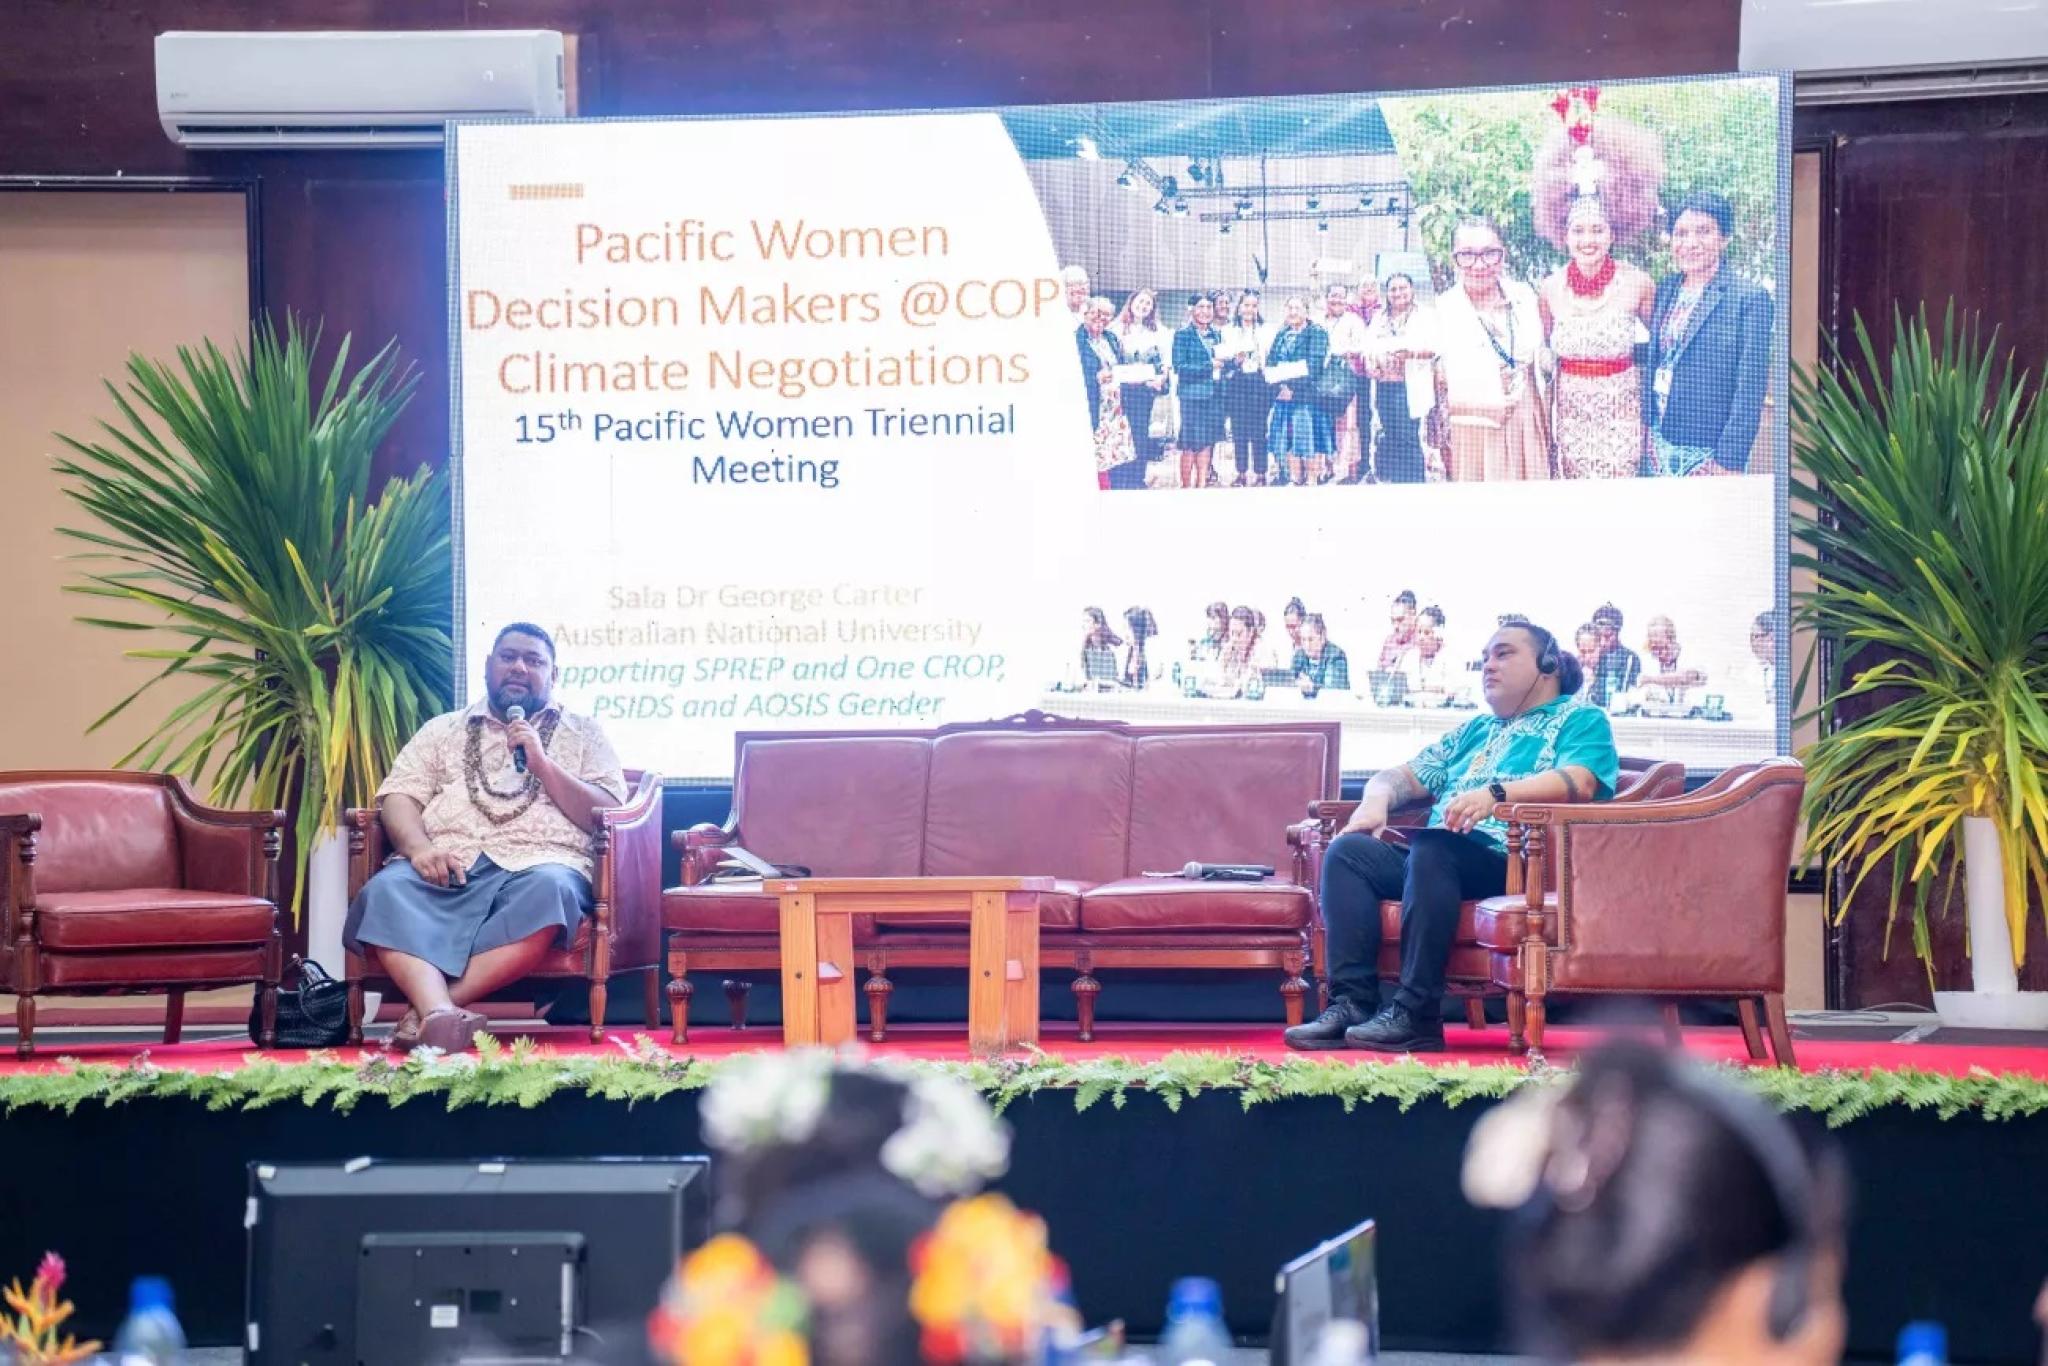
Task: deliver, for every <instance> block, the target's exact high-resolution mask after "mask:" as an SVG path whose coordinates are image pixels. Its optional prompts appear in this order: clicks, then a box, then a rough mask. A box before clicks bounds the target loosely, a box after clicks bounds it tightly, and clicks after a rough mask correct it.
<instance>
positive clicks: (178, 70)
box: [156, 29, 573, 149]
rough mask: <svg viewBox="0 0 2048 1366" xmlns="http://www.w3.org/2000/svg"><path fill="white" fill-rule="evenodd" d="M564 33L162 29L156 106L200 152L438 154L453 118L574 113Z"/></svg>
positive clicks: (178, 136) (168, 125) (180, 138)
mask: <svg viewBox="0 0 2048 1366" xmlns="http://www.w3.org/2000/svg"><path fill="white" fill-rule="evenodd" d="M564 52H565V46H564V43H563V39H562V35H561V34H560V33H557V32H554V31H552V30H544V29H512V30H502V31H494V32H484V31H475V32H471V31H452V32H433V31H423V32H413V33H406V32H390V33H197V32H181V33H160V34H158V35H157V40H156V107H157V116H158V117H159V118H160V119H162V121H163V125H164V132H165V133H167V134H169V135H170V139H171V141H173V142H175V143H178V144H179V145H181V146H184V147H198V148H207V147H214V148H225V147H233V148H244V149H247V148H299V147H431V146H438V145H439V144H440V142H441V133H442V123H443V121H444V120H446V119H451V118H492V117H496V118H546V117H561V116H562V115H565V114H568V113H571V112H573V111H572V110H571V109H570V108H569V102H568V93H567V92H568V87H569V72H568V70H567V63H566V60H565V57H564Z"/></svg>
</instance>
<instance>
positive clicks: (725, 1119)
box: [697, 1048, 834, 1153]
mask: <svg viewBox="0 0 2048 1366" xmlns="http://www.w3.org/2000/svg"><path fill="white" fill-rule="evenodd" d="M833 1066H834V1059H833V1055H832V1054H831V1053H830V1052H828V1051H826V1050H824V1049H821V1048H801V1049H791V1050H789V1051H787V1052H779V1053H749V1054H745V1055H743V1056H741V1057H737V1058H734V1059H733V1060H732V1061H731V1062H728V1063H726V1064H725V1065H724V1066H723V1067H721V1068H719V1069H718V1071H717V1073H716V1074H715V1075H714V1076H713V1077H712V1080H711V1085H710V1086H708V1087H706V1088H705V1090H704V1100H703V1103H702V1104H701V1105H700V1106H699V1108H698V1112H697V1113H698V1116H699V1118H700V1120H701V1122H702V1124H703V1126H704V1138H705V1141H706V1142H708V1143H710V1144H711V1146H712V1147H714V1148H716V1149H718V1150H719V1151H720V1152H723V1153H743V1152H747V1151H749V1150H751V1149H754V1148H761V1147H769V1146H775V1145H779V1144H792V1143H802V1142H804V1141H805V1140H807V1139H809V1138H810V1137H811V1136H812V1135H813V1134H815V1133H817V1131H818V1120H819V1118H820V1116H822V1115H823V1114H824V1113H825V1102H826V1100H827V1098H828V1097H830V1095H831V1093H832V1069H833Z"/></svg>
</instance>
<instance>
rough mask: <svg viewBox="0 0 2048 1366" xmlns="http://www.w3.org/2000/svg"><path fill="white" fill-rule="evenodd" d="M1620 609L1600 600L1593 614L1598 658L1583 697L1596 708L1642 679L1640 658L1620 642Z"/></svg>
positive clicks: (1612, 701) (1612, 702) (1613, 700)
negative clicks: (1598, 647)
mask: <svg viewBox="0 0 2048 1366" xmlns="http://www.w3.org/2000/svg"><path fill="white" fill-rule="evenodd" d="M1621 627H1622V617H1621V609H1620V608H1619V607H1616V606H1615V605H1614V604H1613V603H1611V602H1604V603H1602V604H1600V606H1599V607H1598V608H1597V609H1595V611H1594V613H1593V634H1594V636H1595V638H1596V639H1597V641H1598V643H1599V646H1600V657H1599V659H1598V661H1597V662H1596V663H1595V664H1594V666H1593V672H1592V673H1591V674H1589V675H1588V676H1587V680H1586V683H1587V687H1586V700H1587V701H1589V702H1591V703H1592V704H1593V705H1594V706H1596V707H1613V706H1615V705H1616V699H1618V698H1620V697H1622V696H1623V695H1624V694H1626V693H1628V692H1630V691H1631V690H1633V689H1634V688H1635V686H1636V685H1637V684H1638V683H1640V682H1641V681H1642V677H1643V661H1642V657H1641V656H1639V655H1638V654H1636V652H1635V651H1634V650H1631V649H1629V648H1628V646H1626V645H1624V644H1622V643H1621Z"/></svg>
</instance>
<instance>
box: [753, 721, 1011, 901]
mask: <svg viewBox="0 0 2048 1366" xmlns="http://www.w3.org/2000/svg"><path fill="white" fill-rule="evenodd" d="M931 748H932V747H931V742H930V741H929V740H926V739H924V738H923V737H922V736H916V735H907V736H881V735H860V736H796V737H792V738H790V739H786V740H785V739H749V740H748V741H747V743H746V745H745V747H744V748H743V749H741V751H740V763H739V772H738V774H737V775H735V777H734V779H733V808H732V809H733V814H734V816H735V817H736V823H737V824H738V826H739V833H740V840H741V842H742V843H743V844H744V845H745V846H746V848H747V849H748V850H749V851H751V852H753V853H755V854H758V855H760V856H761V857H762V858H764V859H767V860H768V861H769V862H771V863H786V864H797V865H800V866H802V867H805V868H808V869H810V870H811V872H812V873H813V874H814V875H815V876H818V877H915V876H916V875H917V872H918V863H919V860H920V859H921V858H922V856H923V849H924V813H925V781H926V774H927V769H928V768H929V765H930V760H931ZM1046 871H1051V870H1049V869H1048V870H1046Z"/></svg>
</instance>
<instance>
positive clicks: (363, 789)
mask: <svg viewBox="0 0 2048 1366" xmlns="http://www.w3.org/2000/svg"><path fill="white" fill-rule="evenodd" d="M318 352H319V335H318V331H317V329H316V330H315V331H313V332H312V333H310V334H309V333H308V332H306V331H304V330H302V329H301V328H300V326H299V325H298V324H297V322H295V321H289V320H288V321H287V323H286V326H285V331H284V333H283V335H282V336H280V335H279V334H278V332H277V331H276V329H274V328H273V327H271V326H269V325H268V324H265V325H263V326H260V327H258V328H257V329H256V331H255V334H254V336H253V337H252V338H251V340H250V344H249V346H248V349H247V350H246V351H244V352H242V353H240V354H238V355H236V356H235V357H233V358H232V359H231V358H230V357H229V356H228V355H226V354H224V353H223V352H222V351H221V350H220V349H219V348H218V347H216V346H215V345H213V344H212V343H211V342H208V343H206V344H205V345H203V346H202V347H199V348H197V349H189V348H180V350H179V352H178V357H177V364H176V365H175V366H172V365H169V364H164V363H160V362H157V361H153V360H149V359H147V358H145V357H142V356H131V357H130V358H129V362H128V370H127V382H126V385H125V392H124V391H123V388H120V387H116V386H115V385H114V384H113V383H111V382H110V383H109V384H108V385H107V391H108V393H109V395H110V396H111V397H112V399H113V404H114V407H115V409H116V410H117V413H118V418H117V419H109V420H105V421H102V422H101V424H100V426H101V431H100V433H99V439H97V440H75V439H73V438H71V437H67V436H63V435H61V434H60V435H59V437H58V439H59V440H60V441H62V442H63V443H64V445H65V446H66V447H68V448H69V450H70V452H71V453H70V455H69V456H68V457H65V458H61V459H59V460H58V461H57V469H58V471H59V472H60V473H61V474H62V475H64V476H66V477H67V478H68V479H69V481H70V483H69V485H68V486H67V488H66V490H65V491H66V493H67V494H68V495H69V496H70V497H71V498H72V499H73V500H74V501H75V502H76V503H77V504H78V506H79V507H80V508H81V509H83V510H84V512H85V513H86V514H87V515H88V517H89V518H90V524H89V525H86V526H81V527H77V528H66V529H65V531H66V534H67V535H69V536H71V537H73V538H75V539H76V540H78V541H79V542H81V543H82V544H83V546H84V547H85V548H84V549H83V550H82V551H81V552H80V554H79V555H78V557H77V558H78V559H80V560H81V561H82V562H83V565H84V567H83V572H82V573H81V576H80V578H79V580H78V581H77V582H76V583H74V584H72V585H70V587H71V590H72V591H74V592H77V593H81V594H84V595H86V596H88V597H93V598H97V599H100V600H102V601H103V602H105V603H106V604H108V607H107V608H106V609H105V610H106V611H107V612H108V613H109V614H108V615H103V616H92V617H85V618H82V620H85V621H87V622H90V623H91V624H93V625H97V626H103V627H106V628H108V629H110V630H114V631H120V632H123V633H127V634H129V635H131V636H132V637H134V638H135V639H136V640H137V642H138V644H137V648H134V649H131V650H129V651H128V653H129V654H130V655H131V656H134V657H137V658H142V659H147V660H151V661H155V662H157V663H159V664H161V666H162V667H161V668H160V669H159V670H158V671H157V672H156V673H155V674H154V675H153V676H152V677H151V678H150V679H149V680H148V681H147V682H145V683H144V684H143V685H142V687H140V688H138V689H137V690H136V691H135V692H133V693H131V694H130V695H129V696H127V697H126V698H123V699H122V700H121V702H119V703H118V704H117V705H116V706H114V708H113V709H112V710H110V711H109V712H108V713H107V714H106V715H105V716H103V717H101V718H100V720H99V721H97V722H95V723H94V724H95V726H98V725H100V724H104V723H105V722H106V721H108V720H111V719H112V718H113V717H114V716H117V715H119V714H120V713H122V712H124V711H125V710H127V709H128V708H129V707H131V706H135V705H137V704H138V703H140V702H141V701H142V700H143V699H144V698H145V697H150V696H151V695H152V693H153V691H154V690H156V689H157V688H158V687H159V685H161V684H165V683H167V682H169V681H170V680H173V679H181V680H190V681H191V685H192V686H193V687H195V688H196V691H194V692H192V694H191V695H190V696H188V697H185V698H184V699H183V700H181V701H180V702H179V703H178V704H177V705H176V706H174V707H171V708H170V709H169V710H167V711H166V712H165V714H164V715H163V717H162V719H161V721H159V722H158V723H157V725H156V726H155V728H154V730H153V732H152V733H151V735H150V737H149V738H147V739H145V740H144V741H143V742H142V743H141V744H140V745H138V746H136V748H135V749H133V750H132V751H130V752H129V753H128V754H127V755H126V756H124V757H123V758H122V760H121V761H120V762H121V764H122V765H123V766H124V767H125V766H127V765H128V764H131V763H132V764H135V765H138V766H140V767H143V768H148V769H166V770H169V771H172V772H176V773H182V774H184V775H186V776H188V777H190V778H192V779H193V780H194V781H195V782H196V783H199V784H200V785H201V786H202V787H204V788H206V789H207V790H209V791H210V793H211V796H212V800H213V801H215V802H217V803H220V804H224V805H231V804H250V805H254V806H257V807H281V806H283V807H292V808H294V809H295V810H296V815H297V819H296V822H295V824H294V826H293V833H294V836H295V838H294V841H293V844H294V858H295V867H296V869H297V872H298V874H299V875H298V876H297V877H296V878H295V879H294V880H293V886H294V892H293V897H292V911H293V914H294V916H295V917H296V915H297V913H298V910H299V907H300V905H301V904H302V900H303V898H304V895H305V892H306V884H307V881H308V878H307V876H306V873H307V864H308V860H309V858H310V857H312V855H313V852H314V850H315V848H316V846H317V845H320V844H322V843H323V841H324V843H325V845H326V852H327V854H328V855H330V857H327V858H324V859H322V860H321V863H322V864H323V866H324V865H331V868H332V873H331V874H330V877H331V878H332V880H333V882H334V885H333V886H332V887H331V888H327V889H325V890H324V891H323V889H322V888H321V887H319V886H316V887H315V888H314V890H313V893H312V896H313V900H314V928H315V931H316V934H315V944H314V950H315V956H317V957H323V958H324V957H326V956H327V955H326V954H323V953H321V952H320V949H321V945H320V944H319V942H318V939H319V931H320V930H321V929H323V928H326V929H327V930H328V931H329V937H330V938H333V940H334V944H335V945H337V946H338V944H339V939H338V935H339V930H340V916H341V913H342V909H343V908H341V907H340V905H339V902H340V900H341V897H342V883H341V880H340V878H341V875H342V873H343V871H344V865H343V862H342V860H341V859H340V858H339V857H338V855H339V853H340V852H341V850H340V843H339V835H338V831H339V828H340V817H341V812H342V810H343V808H344V807H345V806H349V805H357V804H362V803H365V802H367V801H368V800H369V799H370V798H371V796H372V794H373V793H374V792H375V789H376V785H377V783H378V782H379V781H380V780H381V778H382V776H383V774H384V773H385V771H386V770H387V769H388V768H389V767H390V764H391V761H392V759H393V758H394V757H395V756H396V754H397V752H398V749H399V747H400V746H402V745H403V744H404V743H405V741H406V739H407V738H408V737H409V736H410V735H411V734H412V732H413V731H414V730H415V729H417V728H418V726H419V724H420V723H421V722H422V721H423V720H425V719H426V718H427V717H429V716H432V715H433V714H434V713H435V712H437V711H439V710H442V709H443V708H444V707H445V706H446V705H447V700H448V697H449V695H450V685H451V681H452V680H451V669H452V666H453V649H452V645H451V642H450V634H449V628H450V622H451V612H452V601H453V599H452V593H451V588H450V582H451V581H450V573H451V570H450V561H449V531H448V504H447V494H446V486H445V482H444V481H443V479H442V478H441V477H440V475H439V474H437V473H435V472H433V471H430V470H428V469H425V468H422V469H421V470H419V471H418V472H417V473H415V474H413V475H411V476H409V477H405V478H392V479H390V480H389V481H387V482H386V483H385V485H384V486H383V488H382V489H380V490H378V491H377V493H376V496H375V497H374V498H372V497H371V487H370V480H371V467H372V462H373V458H374V456H375V454H376V451H377V447H378V445H379V444H380V443H381V442H382V441H383V440H384V437H385V435H386V434H387V433H388V432H389V431H390V430H391V426H392V423H393V422H394V421H396V420H397V418H398V415H399V413H400V412H401V411H402V410H403V409H404V407H405V404H406V402H407V401H408V400H409V399H410V398H411V396H412V392H413V388H414V385H415V383H416V380H415V377H414V376H413V374H412V373H411V371H410V368H409V367H403V366H401V364H400V362H399V359H398V354H397V351H396V348H395V347H393V346H388V345H387V346H386V347H385V348H384V349H383V350H381V351H379V352H378V353H377V354H376V355H375V356H373V357H372V358H371V359H370V360H369V361H368V362H366V363H365V364H363V365H362V366H361V367H360V368H358V369H355V370H353V371H351V370H350V367H349V343H348V340H347V339H346V338H344V339H343V340H342V342H341V344H340V346H339V347H337V348H336V350H335V354H334V357H333V360H332V362H331V364H330V365H328V366H327V367H326V371H325V374H324V377H317V382H316V374H315V371H316V368H317V367H316V361H315V357H316V355H317V354H318ZM313 880H314V881H315V882H316V883H319V882H320V881H321V878H320V877H319V875H318V874H317V873H316V875H315V877H314V879H313ZM323 902H324V903H325V904H323ZM323 920H331V921H332V924H331V926H324V927H323V926H322V925H321V922H322V921H323ZM328 952H330V953H331V952H334V949H333V948H332V947H330V948H329V950H328ZM329 966H331V967H333V968H337V969H338V968H339V967H340V964H339V963H338V962H336V963H330V964H329Z"/></svg>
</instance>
